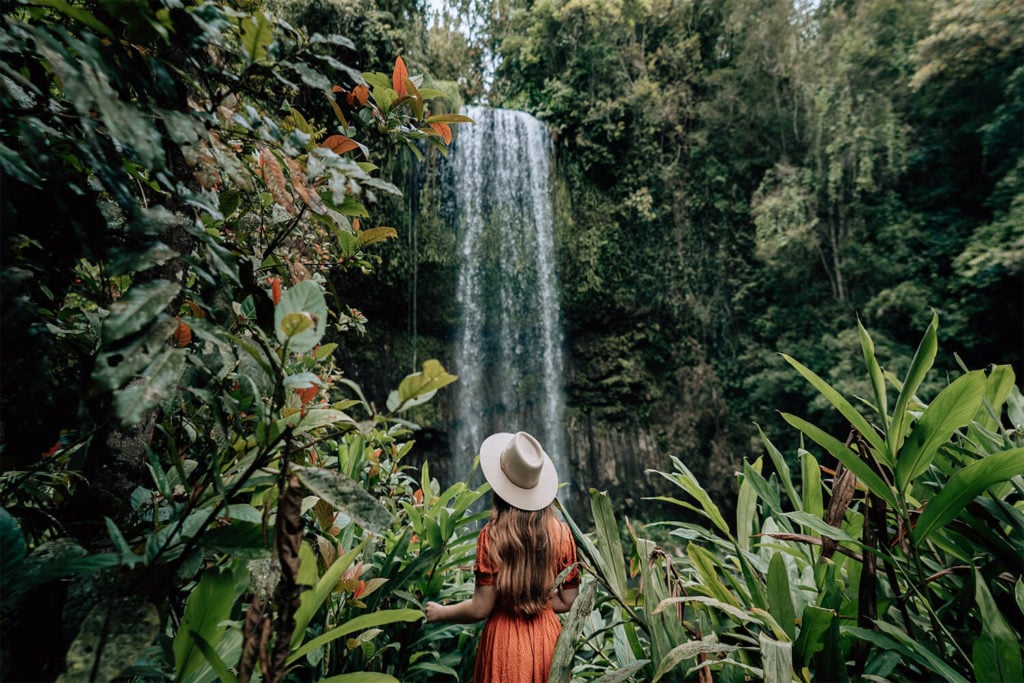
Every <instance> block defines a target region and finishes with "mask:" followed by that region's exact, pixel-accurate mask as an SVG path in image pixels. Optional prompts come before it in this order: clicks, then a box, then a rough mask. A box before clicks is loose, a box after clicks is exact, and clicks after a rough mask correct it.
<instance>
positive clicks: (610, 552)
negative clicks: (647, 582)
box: [590, 489, 629, 600]
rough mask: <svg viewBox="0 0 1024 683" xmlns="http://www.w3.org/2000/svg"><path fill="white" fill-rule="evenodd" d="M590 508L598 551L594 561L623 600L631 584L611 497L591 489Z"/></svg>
mask: <svg viewBox="0 0 1024 683" xmlns="http://www.w3.org/2000/svg"><path fill="white" fill-rule="evenodd" d="M590 509H591V510H592V512H593V515H594V542H595V544H596V546H597V553H598V554H597V557H595V558H593V559H594V562H595V563H596V564H597V565H598V568H599V569H600V570H601V572H602V574H603V576H604V579H605V580H606V581H608V583H609V585H610V587H611V590H612V593H614V594H615V596H616V597H618V598H619V599H620V600H622V599H624V598H625V596H626V593H627V591H628V589H629V586H628V584H627V583H626V564H625V561H624V558H623V555H622V543H621V542H620V541H619V525H618V524H617V523H616V521H615V511H614V510H613V508H612V503H611V498H610V497H609V496H608V494H607V493H605V492H603V491H597V490H596V489H590Z"/></svg>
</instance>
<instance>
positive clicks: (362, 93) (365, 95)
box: [352, 85, 370, 107]
mask: <svg viewBox="0 0 1024 683" xmlns="http://www.w3.org/2000/svg"><path fill="white" fill-rule="evenodd" d="M352 97H353V98H354V99H355V101H356V102H358V103H359V106H361V107H362V106H366V103H367V102H368V101H369V100H370V89H369V88H368V87H366V86H365V85H357V86H356V87H354V88H352Z"/></svg>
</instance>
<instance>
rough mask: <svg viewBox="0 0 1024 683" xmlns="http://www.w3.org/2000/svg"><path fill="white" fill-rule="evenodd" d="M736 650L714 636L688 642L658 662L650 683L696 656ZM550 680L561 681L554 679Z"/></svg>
mask: <svg viewBox="0 0 1024 683" xmlns="http://www.w3.org/2000/svg"><path fill="white" fill-rule="evenodd" d="M735 649H736V646H735V645H723V644H722V643H719V642H718V637H717V636H716V635H714V634H711V635H709V636H704V637H703V638H701V639H700V640H694V641H690V642H688V643H683V644H681V645H677V646H675V647H674V648H672V649H671V650H669V651H668V653H666V654H665V656H664V657H662V658H661V661H660V662H658V669H657V671H655V672H654V678H652V679H651V683H657V682H658V681H659V680H661V678H662V677H663V676H664V675H665V674H667V673H668V672H669V671H671V670H672V669H674V668H676V667H677V666H679V665H680V664H681V663H683V662H685V661H686V660H688V659H693V658H695V657H696V656H697V655H701V654H718V653H723V652H732V651H733V650H735ZM551 680H561V679H554V678H552V679H551Z"/></svg>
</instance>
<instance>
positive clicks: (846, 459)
mask: <svg viewBox="0 0 1024 683" xmlns="http://www.w3.org/2000/svg"><path fill="white" fill-rule="evenodd" d="M782 419H784V420H785V421H786V422H788V423H789V424H791V425H792V426H794V427H796V428H797V429H799V430H800V431H801V432H803V433H804V434H806V435H807V436H808V437H810V438H811V440H812V441H814V442H815V443H816V444H818V445H819V446H821V447H822V448H824V449H825V450H827V451H828V452H829V453H831V454H832V455H833V456H835V458H836V459H837V460H839V462H841V463H843V465H845V466H846V468H847V469H848V470H850V471H851V472H853V473H854V474H855V475H857V478H858V479H860V480H861V481H862V482H864V484H866V485H867V487H868V488H869V489H871V492H872V493H874V494H875V495H876V496H879V497H880V498H882V500H884V501H885V502H887V503H888V504H889V505H890V506H891V507H894V508H898V507H899V506H898V505H896V497H895V496H894V495H893V492H892V489H891V488H889V486H887V485H886V483H885V481H883V480H882V478H881V477H880V476H878V474H877V473H876V472H875V471H874V470H872V469H871V467H870V466H869V465H868V464H867V463H866V462H864V461H863V460H861V459H860V457H859V456H858V455H857V454H856V453H854V452H853V451H852V450H850V449H849V448H847V446H846V445H845V444H844V443H843V442H842V441H840V440H839V439H837V438H835V437H834V436H832V435H830V434H827V433H826V432H824V431H823V430H822V429H820V428H819V427H816V426H815V425H813V424H811V423H810V422H807V421H806V420H804V419H801V418H799V417H797V416H796V415H790V414H789V413H782Z"/></svg>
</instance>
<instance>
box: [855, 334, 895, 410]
mask: <svg viewBox="0 0 1024 683" xmlns="http://www.w3.org/2000/svg"><path fill="white" fill-rule="evenodd" d="M857 331H858V332H859V333H860V346H861V350H862V351H863V352H864V364H865V365H867V367H868V376H869V377H870V378H871V388H872V390H874V392H875V408H877V409H878V419H879V420H881V422H882V428H883V429H885V428H887V427H888V426H889V403H888V398H887V396H886V393H885V377H884V376H883V375H882V369H881V368H880V367H879V366H878V359H877V358H875V343H874V342H873V341H871V335H869V334H868V331H867V330H866V329H864V326H863V325H861V323H860V319H859V318H858V319H857Z"/></svg>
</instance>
